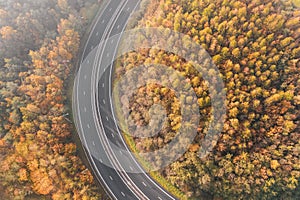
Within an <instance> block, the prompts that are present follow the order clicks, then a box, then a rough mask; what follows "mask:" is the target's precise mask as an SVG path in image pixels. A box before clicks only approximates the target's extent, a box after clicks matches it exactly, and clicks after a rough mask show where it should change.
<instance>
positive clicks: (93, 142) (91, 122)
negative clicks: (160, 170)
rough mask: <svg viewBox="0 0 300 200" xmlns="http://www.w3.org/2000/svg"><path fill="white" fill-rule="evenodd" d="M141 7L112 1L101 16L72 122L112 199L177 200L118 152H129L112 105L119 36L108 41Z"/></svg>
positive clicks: (79, 79) (132, 0) (77, 87)
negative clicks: (113, 75) (114, 62)
mask: <svg viewBox="0 0 300 200" xmlns="http://www.w3.org/2000/svg"><path fill="white" fill-rule="evenodd" d="M139 3H140V0H109V1H108V2H107V3H106V4H105V7H104V9H103V10H102V12H101V13H100V14H99V15H98V16H97V21H96V23H95V25H94V27H93V29H92V31H91V33H90V36H89V38H88V40H87V43H86V45H85V49H84V52H83V55H82V58H81V62H80V68H79V70H78V73H77V75H76V78H75V84H74V90H73V110H74V121H75V125H76V128H77V131H78V134H79V136H80V139H81V142H82V144H83V147H84V150H85V152H86V155H87V157H88V159H89V162H90V164H91V166H92V169H93V171H94V174H95V175H96V177H97V179H98V181H99V182H100V183H102V184H103V186H104V187H105V189H106V190H107V193H108V194H109V195H110V196H111V198H113V199H124V200H131V199H151V200H152V199H153V200H155V199H158V200H165V199H166V200H169V199H175V198H174V197H173V196H171V195H170V194H169V193H168V192H166V191H165V190H164V189H163V188H162V187H160V186H159V185H158V184H157V183H156V182H154V181H153V180H152V179H151V178H150V177H149V175H148V174H146V173H145V172H144V171H143V170H142V168H141V166H140V165H139V164H138V163H137V162H136V160H135V159H134V157H133V156H132V155H130V156H128V155H124V154H123V153H122V151H120V150H119V149H124V150H128V149H127V146H126V144H125V142H124V140H123V138H122V135H121V133H120V131H119V130H118V126H117V125H116V122H115V120H114V113H113V108H112V103H111V76H112V68H113V65H112V62H113V60H114V59H115V54H116V51H117V48H118V45H119V41H120V37H118V38H115V39H114V40H109V42H106V39H108V38H110V37H112V36H114V35H117V34H120V33H122V32H123V31H124V29H125V27H126V24H127V22H128V19H129V17H130V15H131V13H132V12H133V11H134V10H135V9H137V8H138V6H139ZM120 36H121V35H120ZM105 66H110V67H108V68H107V69H106V67H105ZM112 144H113V145H115V146H116V147H119V148H113V147H112ZM130 171H132V173H130ZM136 172H139V173H136Z"/></svg>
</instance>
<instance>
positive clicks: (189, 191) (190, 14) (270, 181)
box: [115, 0, 300, 199]
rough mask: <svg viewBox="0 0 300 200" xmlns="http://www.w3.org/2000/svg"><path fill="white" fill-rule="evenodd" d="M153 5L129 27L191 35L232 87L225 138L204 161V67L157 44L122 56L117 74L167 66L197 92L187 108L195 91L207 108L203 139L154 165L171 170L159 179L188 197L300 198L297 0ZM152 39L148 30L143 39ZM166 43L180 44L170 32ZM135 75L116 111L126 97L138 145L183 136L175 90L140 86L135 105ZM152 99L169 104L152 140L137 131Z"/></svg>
mask: <svg viewBox="0 0 300 200" xmlns="http://www.w3.org/2000/svg"><path fill="white" fill-rule="evenodd" d="M147 5H148V9H147V10H146V11H145V12H144V14H143V16H142V17H140V20H139V21H138V22H135V23H133V22H132V26H133V25H134V26H135V28H143V27H160V28H165V29H170V30H174V31H177V32H181V33H184V34H186V35H188V36H189V37H191V38H192V39H193V41H194V42H195V43H197V44H199V45H202V47H203V48H204V49H205V50H206V51H207V52H208V53H209V54H210V56H211V57H212V60H213V61H214V63H215V64H216V65H217V67H218V69H219V71H220V72H221V74H222V79H223V81H224V84H225V87H226V102H225V103H226V108H227V114H226V120H225V124H224V128H223V131H222V133H221V137H220V138H219V139H218V141H217V145H216V146H215V148H214V149H213V152H211V153H210V154H209V155H208V156H207V157H206V158H204V159H200V158H199V157H198V156H197V154H198V150H199V149H200V148H201V147H200V144H201V141H202V140H203V138H204V137H205V135H206V133H207V128H208V127H207V126H208V124H209V123H208V122H209V121H210V117H211V116H210V115H211V99H210V94H209V91H208V86H207V83H206V82H205V81H204V79H203V78H202V76H201V74H200V73H198V72H197V70H195V68H194V67H193V66H191V65H190V64H189V63H187V62H186V61H185V60H184V59H183V58H181V57H179V56H177V55H174V54H172V53H170V52H164V51H162V50H157V49H140V50H138V51H134V52H130V53H127V54H126V55H124V56H122V57H121V58H120V59H119V60H118V62H117V63H118V65H117V67H116V71H115V80H116V81H117V80H119V79H121V77H122V76H124V75H125V73H126V72H128V71H130V70H131V69H132V68H134V67H137V66H141V65H143V64H145V65H151V64H164V65H166V66H171V67H172V68H173V69H175V70H177V71H179V72H180V73H181V74H182V75H184V76H185V78H186V82H188V83H190V84H191V85H192V86H193V89H194V91H195V93H196V95H197V104H192V105H189V102H192V99H191V97H187V99H185V100H184V102H185V103H186V104H188V105H189V106H190V107H193V106H198V107H199V109H200V111H199V114H200V116H201V120H200V123H199V124H198V127H197V130H198V132H197V136H196V137H195V140H194V142H193V143H192V144H191V145H190V146H189V147H187V151H186V152H185V154H184V155H183V156H182V157H181V158H180V159H178V160H176V161H175V162H174V163H172V164H171V165H169V166H168V167H166V168H164V169H162V170H160V171H159V172H156V173H159V174H160V175H161V177H164V180H163V181H161V180H160V181H159V182H161V183H165V184H163V185H164V186H165V185H166V186H167V185H168V184H167V183H166V182H169V183H171V184H172V185H173V186H175V187H176V188H177V189H179V190H181V191H182V192H183V193H185V195H186V196H188V197H189V198H191V199H297V198H298V197H299V196H300V193H299V192H300V186H299V181H300V134H299V132H300V124H299V119H300V118H299V117H300V113H299V112H300V111H299V108H300V93H299V92H300V90H299V89H300V88H299V80H300V76H299V75H300V74H299V73H300V70H299V69H300V45H299V42H300V23H299V22H300V10H299V7H296V6H297V5H296V4H295V1H294V2H293V1H289V0H287V1H280V0H266V1H259V0H256V1H244V0H172V1H171V0H161V1H155V0H150V3H149V2H148V4H147ZM155 39H157V38H155ZM147 40H148V41H147ZM149 40H151V38H147V37H145V38H141V41H137V42H141V43H142V44H143V43H147V42H149ZM162 42H165V41H162ZM167 42H170V43H172V42H174V41H173V40H172V38H171V37H170V39H169V41H167ZM182 51H183V52H184V51H186V52H188V49H182ZM195 56H197V55H195ZM151 73H155V72H154V71H152V72H151V71H150V72H149V74H150V75H149V76H151ZM156 76H162V75H161V74H156ZM174 76H175V75H174ZM138 79H139V77H138V76H136V74H135V76H129V77H127V79H126V81H127V84H122V86H121V87H120V88H119V91H118V92H117V94H118V98H119V100H118V103H119V105H117V109H119V112H121V111H122V109H121V106H122V104H124V103H125V104H126V103H127V104H129V107H130V114H131V116H132V119H133V120H132V121H131V123H132V124H128V127H125V128H124V127H123V129H124V130H125V131H124V134H125V138H127V142H128V144H129V146H130V147H131V148H132V150H133V151H135V152H153V151H155V150H157V149H160V148H163V146H164V145H166V144H168V143H170V141H171V140H172V139H173V138H174V137H175V136H176V134H177V131H178V130H179V128H180V126H181V111H180V110H181V106H182V105H180V103H179V101H178V97H176V96H175V95H174V92H173V91H172V90H170V89H168V88H166V87H163V86H161V85H158V84H148V85H145V86H142V87H140V88H139V89H138V90H137V91H136V92H135V93H134V95H133V96H132V97H130V101H129V102H122V100H124V99H125V96H126V92H127V91H128V88H129V86H130V85H134V84H136V83H135V81H137V80H138ZM126 81H125V82H124V83H126ZM182 83H184V82H180V83H178V84H182ZM126 85H128V87H127V86H126ZM154 104H160V105H162V106H163V107H164V108H165V109H166V112H167V122H166V123H165V126H164V127H163V128H162V129H161V130H160V132H159V133H158V134H157V135H155V136H153V137H146V138H143V137H138V136H137V135H136V136H132V135H134V134H132V133H131V132H130V131H135V129H134V127H136V125H140V126H143V125H148V123H149V121H150V118H151V116H154V115H151V114H149V112H148V111H149V109H150V107H151V106H152V105H154ZM185 106H186V105H185ZM187 109H189V108H187ZM119 115H121V114H120V113H119ZM191 117H192V116H191ZM121 120H122V118H121ZM123 120H124V119H123ZM149 131H150V130H149ZM143 134H145V135H147V134H148V133H146V132H144V133H143ZM170 153H176V152H170ZM157 156H159V155H157ZM141 159H143V160H144V161H145V160H149V158H141ZM161 162H163V160H161ZM149 164H150V163H149V162H148V163H147V162H146V164H145V163H144V165H145V168H146V169H151V166H150V167H149V166H148V165H149ZM156 177H157V176H156ZM157 179H158V178H157ZM159 179H160V178H159ZM167 189H169V190H170V191H171V192H172V191H174V190H173V189H170V187H168V186H167ZM176 193H178V191H176ZM178 194H179V193H178Z"/></svg>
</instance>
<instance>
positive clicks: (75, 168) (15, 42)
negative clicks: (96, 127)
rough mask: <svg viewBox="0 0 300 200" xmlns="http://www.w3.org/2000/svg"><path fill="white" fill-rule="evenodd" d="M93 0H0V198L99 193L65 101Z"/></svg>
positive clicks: (58, 198) (79, 196)
mask: <svg viewBox="0 0 300 200" xmlns="http://www.w3.org/2000/svg"><path fill="white" fill-rule="evenodd" d="M99 2H100V1H96V0H89V1H81V0H74V1H73V0H72V1H69V0H39V1H33V0H5V1H4V0H0V194H1V197H0V199H54V200H61V199H86V200H87V199H95V200H96V199H100V198H101V197H102V194H103V193H102V191H100V189H98V187H97V186H96V185H95V182H94V179H93V176H92V175H91V173H90V171H89V170H88V169H87V168H86V167H85V165H84V164H83V162H82V161H81V160H80V158H79V157H78V152H77V151H78V150H77V147H76V145H75V143H74V142H73V140H72V129H73V125H72V124H71V121H70V115H71V111H70V105H67V99H66V96H67V95H66V94H67V89H68V88H66V86H67V80H68V78H69V76H70V75H71V73H73V72H74V71H75V61H76V59H77V54H78V49H79V45H80V39H81V38H82V36H83V33H84V31H85V30H86V28H87V26H88V25H89V24H90V22H91V20H92V19H93V17H94V15H95V13H96V12H97V10H98V8H99V5H100V4H99Z"/></svg>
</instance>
